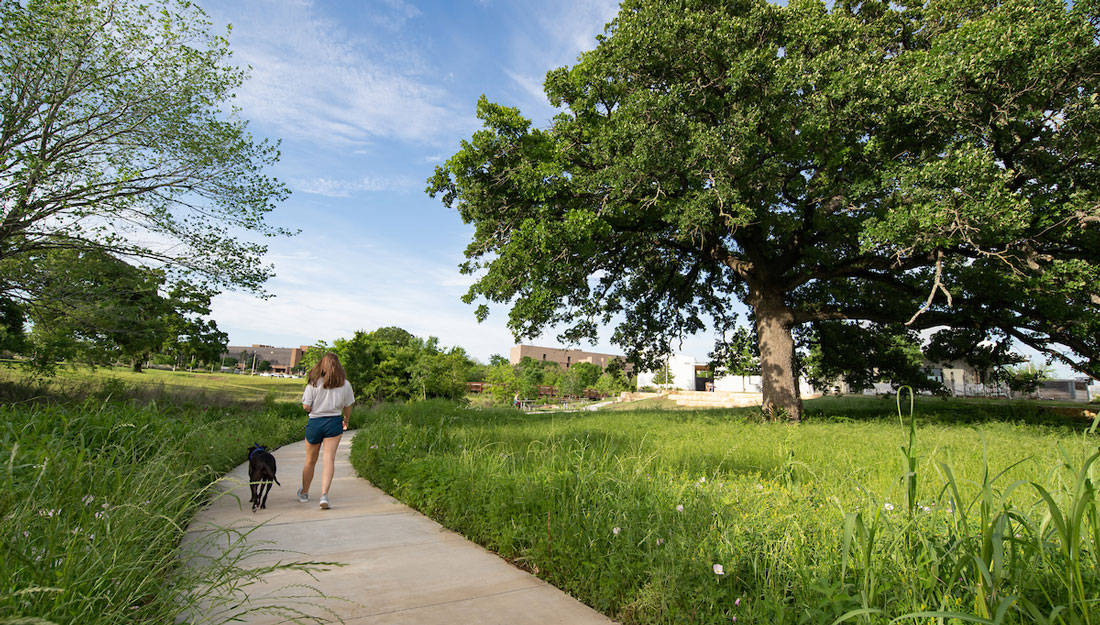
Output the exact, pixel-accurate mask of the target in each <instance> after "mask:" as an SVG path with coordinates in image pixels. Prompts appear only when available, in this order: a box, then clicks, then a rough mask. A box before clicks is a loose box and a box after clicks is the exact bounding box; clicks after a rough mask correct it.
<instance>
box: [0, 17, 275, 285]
mask: <svg viewBox="0 0 1100 625" xmlns="http://www.w3.org/2000/svg"><path fill="white" fill-rule="evenodd" d="M0 24H2V25H3V26H2V27H0V76H2V78H0V94H2V95H3V97H0V102H2V104H0V107H2V108H3V119H4V137H5V139H4V141H3V142H0V163H2V165H3V166H2V167H0V198H2V200H3V201H2V202H0V204H2V206H3V229H2V231H0V242H2V244H3V254H2V255H0V262H4V263H11V262H15V263H20V264H31V263H33V262H34V260H35V259H36V258H37V257H38V255H39V254H40V253H42V252H43V251H45V250H51V249H76V250H100V251H103V252H108V253H110V254H112V255H114V256H116V257H119V258H129V259H133V258H142V259H147V260H149V261H151V262H155V263H166V264H168V265H169V266H170V267H172V268H173V269H174V270H177V271H182V272H185V273H197V274H198V275H200V276H203V277H204V279H206V280H209V281H210V282H212V283H213V284H216V285H224V286H239V287H244V288H247V289H252V290H258V289H259V288H260V286H261V284H262V283H263V282H264V280H265V279H266V278H267V276H268V275H269V274H270V268H268V267H265V266H263V265H261V264H260V256H261V255H262V254H263V252H264V251H265V249H266V248H265V247H264V246H262V245H258V244H255V243H249V242H247V241H245V240H242V239H241V238H240V234H241V232H242V231H244V232H255V233H259V234H263V235H274V234H281V233H283V231H282V230H280V229H277V228H272V227H270V226H268V225H266V224H265V223H264V221H263V219H264V215H265V214H266V213H267V212H269V211H270V210H271V209H272V207H273V206H272V203H273V202H274V201H276V200H279V199H282V198H283V197H285V196H286V189H285V187H284V186H283V185H282V184H281V183H279V182H277V181H275V180H273V179H271V178H269V177H267V176H265V175H264V174H263V173H262V170H263V168H264V167H265V166H268V165H270V164H273V163H274V162H275V161H276V159H277V158H278V151H277V149H276V147H275V146H273V145H268V144H266V143H259V144H257V143H255V142H253V140H252V138H251V137H250V136H249V134H248V132H247V129H246V123H245V122H244V121H242V120H240V119H238V118H237V117H236V115H235V114H234V111H233V110H232V109H230V110H225V108H224V107H225V105H226V104H227V103H228V102H230V101H231V99H232V97H233V94H234V91H235V90H236V89H237V88H238V87H239V86H240V85H241V83H242V81H243V80H244V73H243V72H242V71H241V70H239V69H237V68H236V67H235V65H234V64H232V63H231V62H230V61H229V55H230V51H229V43H228V40H227V39H226V37H225V36H222V35H218V34H215V33H213V32H211V24H210V22H209V20H208V19H207V17H206V15H205V14H204V13H203V12H202V10H201V9H200V8H199V7H197V6H196V5H194V4H192V3H189V2H183V1H177V0H156V1H154V2H151V3H138V2H134V1H131V0H121V1H118V2H112V3H108V4H104V3H100V2H96V1H95V0H73V1H69V0H66V1H57V0H33V1H31V2H18V1H15V0H3V2H0ZM151 235H156V236H158V237H162V238H163V239H166V240H167V241H168V244H166V245H158V246H155V247H153V246H151V245H150V244H149V243H148V241H149V240H150V236H151ZM33 287H34V284H33V283H21V282H12V281H8V282H5V284H4V285H3V289H4V292H5V293H12V292H14V293H20V294H21V297H24V298H26V299H27V300H28V301H31V302H33V301H34V300H36V299H37V291H36V290H35V289H34V288H33Z"/></svg>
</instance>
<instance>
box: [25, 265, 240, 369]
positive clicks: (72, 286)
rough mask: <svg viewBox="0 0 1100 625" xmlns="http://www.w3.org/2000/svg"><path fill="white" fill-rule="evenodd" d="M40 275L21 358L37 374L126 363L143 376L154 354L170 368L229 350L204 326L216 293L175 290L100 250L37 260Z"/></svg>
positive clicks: (160, 276) (158, 275)
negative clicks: (73, 365) (72, 365)
mask: <svg viewBox="0 0 1100 625" xmlns="http://www.w3.org/2000/svg"><path fill="white" fill-rule="evenodd" d="M34 274H35V275H34V279H35V280H41V281H42V283H41V284H40V285H37V286H36V287H35V290H36V292H37V293H38V299H37V300H36V303H35V304H34V305H32V306H28V307H27V308H28V310H29V311H30V315H29V320H30V321H31V322H33V330H32V331H31V333H30V335H29V337H28V341H27V342H26V343H25V344H24V345H22V351H24V352H27V353H29V354H30V355H31V356H32V359H31V360H30V363H29V364H30V365H31V366H33V367H35V368H36V369H38V370H39V371H49V370H51V369H52V367H53V366H54V364H55V363H56V362H57V361H58V360H60V359H69V360H72V361H76V362H84V363H92V364H109V363H113V362H118V361H123V362H129V363H131V364H132V365H133V366H134V369H135V371H140V370H141V364H142V363H143V362H144V361H146V360H147V359H148V358H149V357H150V355H151V354H153V353H158V352H161V353H166V354H168V355H169V357H170V360H169V362H171V363H172V364H180V363H182V362H183V361H185V360H187V361H190V360H191V359H194V360H196V361H197V362H199V363H209V362H214V361H216V360H217V359H218V357H219V356H220V355H221V353H222V352H223V351H224V350H225V345H226V343H227V341H228V337H227V335H226V334H225V333H224V332H221V331H220V330H218V326H217V324H216V323H215V322H214V321H212V320H205V319H203V316H204V315H208V314H210V298H211V296H212V293H211V292H210V291H209V290H207V289H203V288H199V287H195V286H192V285H189V284H187V283H185V282H178V283H176V284H175V285H173V286H172V287H171V288H170V289H169V288H167V287H166V285H165V274H164V272H163V271H160V270H151V269H146V268H144V267H139V266H135V265H131V264H130V263H126V262H123V261H121V260H118V259H117V258H115V257H114V256H113V255H111V254H109V253H106V252H103V251H99V250H91V251H79V250H56V251H50V252H47V253H43V254H42V255H40V256H39V257H38V260H37V262H36V264H35V266H34ZM28 279H30V278H28ZM165 291H166V293H164V294H162V292H165Z"/></svg>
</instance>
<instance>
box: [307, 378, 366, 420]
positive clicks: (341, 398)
mask: <svg viewBox="0 0 1100 625" xmlns="http://www.w3.org/2000/svg"><path fill="white" fill-rule="evenodd" d="M317 384H318V386H314V385H312V384H306V391H305V392H304V393H302V403H303V404H304V405H306V406H309V407H310V411H309V418H310V419H313V418H315V417H336V416H339V415H340V414H341V413H342V412H343V410H344V406H350V405H352V404H354V403H355V393H353V392H352V390H351V383H350V382H348V381H347V380H344V385H343V386H341V387H339V388H324V378H321V379H320V380H318V381H317Z"/></svg>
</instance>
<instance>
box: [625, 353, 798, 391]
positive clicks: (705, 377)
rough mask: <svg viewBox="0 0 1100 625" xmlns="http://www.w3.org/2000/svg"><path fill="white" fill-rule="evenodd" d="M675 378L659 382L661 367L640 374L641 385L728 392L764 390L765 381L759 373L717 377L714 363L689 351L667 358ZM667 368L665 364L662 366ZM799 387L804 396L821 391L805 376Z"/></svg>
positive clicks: (670, 371) (671, 373)
mask: <svg viewBox="0 0 1100 625" xmlns="http://www.w3.org/2000/svg"><path fill="white" fill-rule="evenodd" d="M664 364H667V365H668V372H669V374H670V376H671V378H672V381H671V382H669V383H667V384H658V383H657V380H656V378H657V371H656V370H654V371H643V372H641V373H639V374H638V388H646V387H653V388H666V389H678V390H682V391H715V392H725V393H760V392H761V391H762V388H763V382H762V381H761V380H760V376H758V375H725V376H718V377H714V375H713V374H712V373H711V370H710V364H709V363H706V362H699V361H698V360H695V357H694V356H689V355H687V354H673V355H670V356H669V357H668V358H666V359H665V361H664ZM661 368H663V365H662V366H661ZM798 390H799V394H801V395H802V397H804V398H805V397H811V396H813V395H814V394H816V393H817V391H815V390H814V388H813V387H812V386H810V383H809V382H808V381H807V380H805V379H804V378H800V379H799V380H798Z"/></svg>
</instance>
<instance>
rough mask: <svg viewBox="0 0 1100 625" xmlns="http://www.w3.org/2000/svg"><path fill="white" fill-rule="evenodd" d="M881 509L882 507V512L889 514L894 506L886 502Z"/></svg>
mask: <svg viewBox="0 0 1100 625" xmlns="http://www.w3.org/2000/svg"><path fill="white" fill-rule="evenodd" d="M882 507H883V509H884V510H886V511H887V512H890V511H891V510H893V509H894V504H892V503H890V502H889V501H887V502H886V503H884V504H882Z"/></svg>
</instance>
